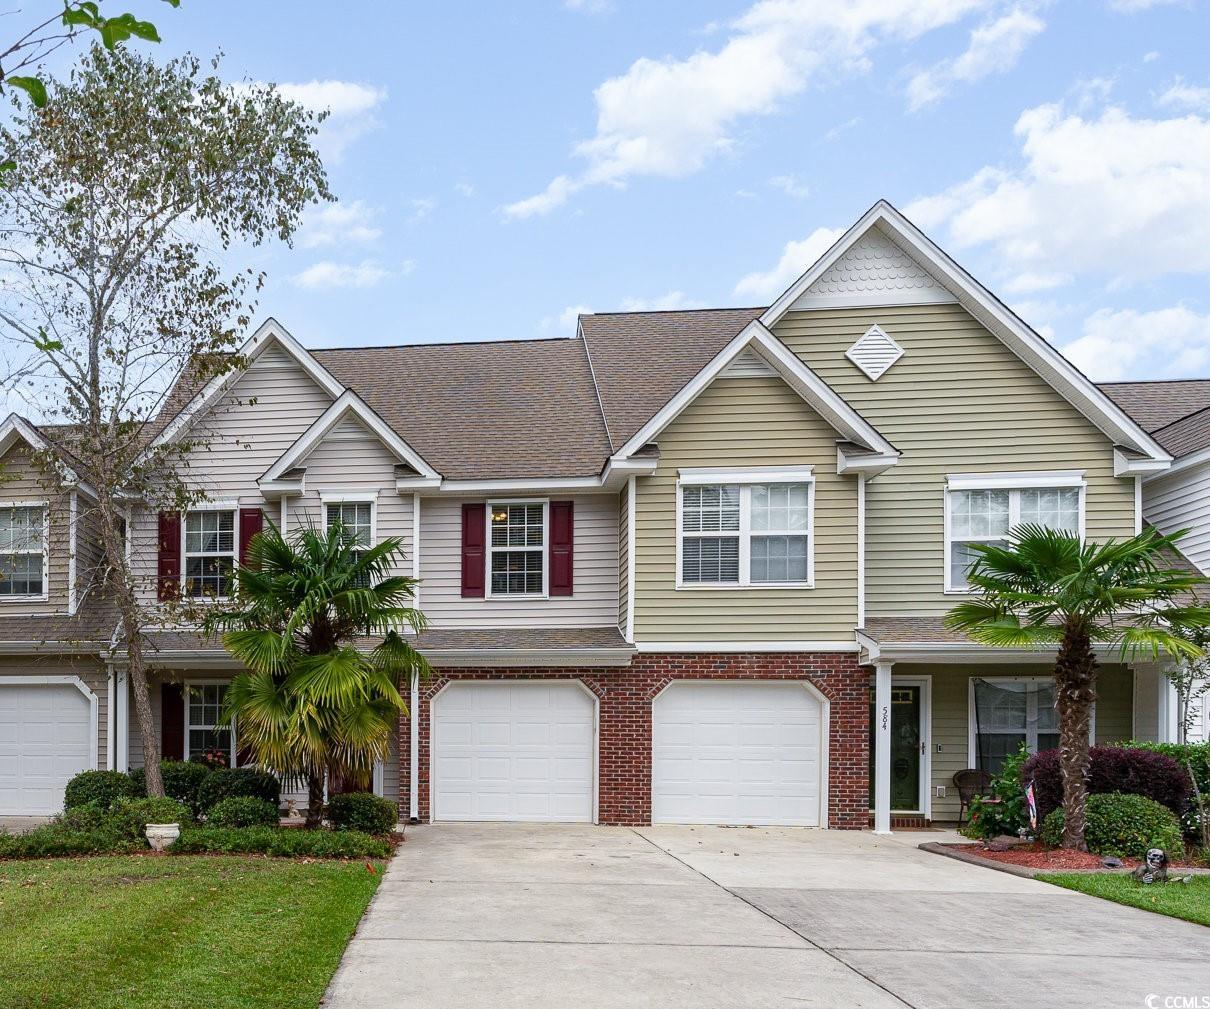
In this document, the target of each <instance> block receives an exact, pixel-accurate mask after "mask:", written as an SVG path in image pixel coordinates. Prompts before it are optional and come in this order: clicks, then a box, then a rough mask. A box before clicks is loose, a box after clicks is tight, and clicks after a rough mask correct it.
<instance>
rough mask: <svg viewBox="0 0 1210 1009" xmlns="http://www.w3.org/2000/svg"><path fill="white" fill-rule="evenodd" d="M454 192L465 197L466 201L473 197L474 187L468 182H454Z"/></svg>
mask: <svg viewBox="0 0 1210 1009" xmlns="http://www.w3.org/2000/svg"><path fill="white" fill-rule="evenodd" d="M454 192H455V193H457V194H458V195H459V196H465V197H466V198H467V199H468V200H469V199H470V198H471V197H472V196H474V195H475V187H474V186H472V185H471V184H470V183H469V182H455V183H454Z"/></svg>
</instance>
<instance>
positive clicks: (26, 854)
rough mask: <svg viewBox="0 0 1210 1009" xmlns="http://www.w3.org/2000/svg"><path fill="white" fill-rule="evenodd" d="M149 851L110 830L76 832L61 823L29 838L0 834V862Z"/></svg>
mask: <svg viewBox="0 0 1210 1009" xmlns="http://www.w3.org/2000/svg"><path fill="white" fill-rule="evenodd" d="M146 847H147V842H146V841H143V840H139V841H135V840H132V839H131V838H126V837H121V836H119V835H117V834H115V833H114V832H113V831H111V830H74V829H71V828H70V827H68V826H66V825H64V824H62V823H48V824H46V825H45V826H43V827H36V828H35V829H33V830H31V831H29V833H27V834H0V858H50V857H54V856H62V855H106V854H109V855H112V854H122V853H125V852H130V851H138V850H139V849H141V848H146Z"/></svg>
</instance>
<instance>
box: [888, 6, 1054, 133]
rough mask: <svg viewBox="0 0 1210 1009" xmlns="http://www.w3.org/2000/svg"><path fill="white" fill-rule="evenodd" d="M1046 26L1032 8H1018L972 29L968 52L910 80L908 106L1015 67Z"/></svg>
mask: <svg viewBox="0 0 1210 1009" xmlns="http://www.w3.org/2000/svg"><path fill="white" fill-rule="evenodd" d="M1045 28H1046V22H1045V21H1043V20H1042V19H1041V18H1040V17H1038V16H1037V15H1036V14H1034V13H1033V12H1032V11H1030V10H1028V9H1026V8H1024V7H1018V8H1016V9H1014V10H1011V11H1009V12H1008V13H1007V14H1005V15H1003V16H1002V17H999V18H997V19H996V20H995V21H989V22H987V23H985V24H982V25H980V26H979V27H978V28H976V29H974V30H973V31H972V32H971V36H970V43H969V44H968V45H967V47H966V51H965V52H963V53H962V54H961V55H959V56H955V57H954V58H953V59H948V60H942V61H941V62H940V63H936V64H934V65H933V66H932V67H930V68H929V69H928V70H922V71H921V72H920V73H918V74H916V75H915V76H914V77H913V78H912V79H911V80H910V81H909V82H908V88H907V97H908V106H909V108H911V110H912V111H913V112H915V111H916V110H917V109H921V108H923V107H924V106H926V105H931V104H932V103H933V102H935V101H938V100H940V99H941V98H943V97H945V95H946V94H947V93H948V92H949V90H950V88H951V87H952V86H953V85H955V84H969V83H972V82H974V81H979V80H982V79H983V78H984V77H990V76H991V75H992V74H1002V73H1005V72H1006V71H1008V70H1011V69H1012V68H1013V67H1014V66H1016V64H1017V60H1019V59H1020V58H1021V54H1022V53H1023V52H1024V51H1025V47H1026V46H1027V45H1028V44H1029V42H1030V40H1031V39H1032V38H1033V37H1034V36H1035V35H1038V34H1040V33H1041V32H1042V31H1044V30H1045Z"/></svg>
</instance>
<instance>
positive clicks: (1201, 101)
mask: <svg viewBox="0 0 1210 1009" xmlns="http://www.w3.org/2000/svg"><path fill="white" fill-rule="evenodd" d="M1156 104H1158V105H1161V106H1163V107H1165V108H1172V107H1175V108H1178V109H1189V110H1191V111H1194V112H1210V87H1200V86H1199V85H1196V84H1186V83H1185V82H1184V81H1182V80H1181V79H1180V78H1177V79H1176V80H1175V81H1173V83H1172V85H1171V86H1170V87H1169V88H1168V90H1167V91H1165V92H1164V93H1163V94H1162V95H1160V96H1159V98H1157V99H1156Z"/></svg>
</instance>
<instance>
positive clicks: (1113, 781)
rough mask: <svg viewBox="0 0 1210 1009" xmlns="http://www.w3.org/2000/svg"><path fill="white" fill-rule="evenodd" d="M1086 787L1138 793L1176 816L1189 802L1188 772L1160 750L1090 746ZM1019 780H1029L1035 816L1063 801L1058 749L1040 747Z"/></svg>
mask: <svg viewBox="0 0 1210 1009" xmlns="http://www.w3.org/2000/svg"><path fill="white" fill-rule="evenodd" d="M1089 755H1090V764H1089V770H1088V791H1089V793H1091V794H1093V795H1099V794H1105V793H1110V792H1121V793H1123V794H1126V795H1142V796H1145V797H1146V798H1148V799H1153V800H1155V801H1156V802H1158V803H1159V804H1160V805H1161V806H1166V807H1168V809H1170V810H1171V811H1172V812H1173V813H1174V814H1176V815H1177V816H1180V815H1181V814H1182V813H1183V812H1184V811H1185V809H1186V807H1187V805H1188V803H1189V793H1190V792H1191V790H1192V786H1191V785H1190V783H1189V772H1188V771H1187V770H1185V769H1184V768H1182V767H1181V766H1180V764H1178V763H1177V762H1176V761H1175V760H1173V759H1172V758H1171V757H1169V756H1165V755H1164V754H1162V753H1156V752H1154V751H1152V750H1144V749H1141V748H1138V747H1131V748H1127V747H1122V746H1094V747H1093V748H1092V749H1091V750H1090V751H1089ZM1021 780H1022V781H1023V782H1025V781H1030V780H1032V781H1033V783H1034V795H1035V797H1036V798H1037V802H1038V818H1039V820H1044V819H1046V817H1047V816H1049V815H1050V813H1051V811H1052V810H1055V809H1058V808H1059V807H1060V806H1062V805H1063V775H1062V772H1061V771H1060V770H1059V751H1058V750H1043V751H1042V752H1041V753H1037V754H1035V755H1034V756H1032V757H1030V759H1029V760H1027V761H1026V762H1025V766H1024V767H1023V768H1022V769H1021Z"/></svg>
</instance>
